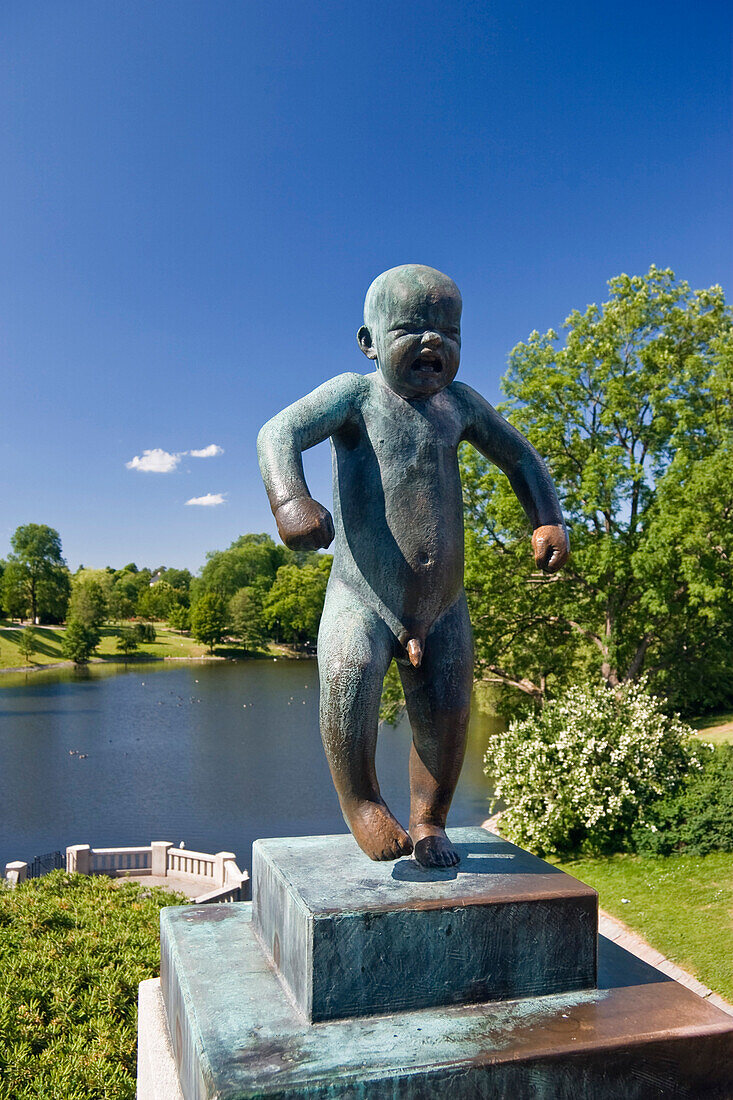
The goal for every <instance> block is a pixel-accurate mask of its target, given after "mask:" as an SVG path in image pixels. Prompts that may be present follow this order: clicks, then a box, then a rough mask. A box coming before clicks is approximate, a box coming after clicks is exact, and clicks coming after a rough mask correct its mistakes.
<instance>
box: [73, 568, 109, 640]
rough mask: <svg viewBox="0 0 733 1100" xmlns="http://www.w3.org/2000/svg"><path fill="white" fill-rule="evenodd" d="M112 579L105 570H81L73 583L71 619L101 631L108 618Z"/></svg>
mask: <svg viewBox="0 0 733 1100" xmlns="http://www.w3.org/2000/svg"><path fill="white" fill-rule="evenodd" d="M111 593H112V577H111V576H110V574H109V573H107V572H106V571H105V570H103V569H80V570H79V571H78V573H76V575H75V576H74V577H73V579H72V582H71V596H70V598H69V608H68V615H69V619H77V620H78V621H79V622H81V623H84V625H85V626H90V627H92V628H93V629H95V630H97V631H98V630H99V628H100V627H101V626H102V623H103V622H104V620H105V619H106V617H107V613H108V609H109V597H110V595H111Z"/></svg>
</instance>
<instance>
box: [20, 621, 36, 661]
mask: <svg viewBox="0 0 733 1100" xmlns="http://www.w3.org/2000/svg"><path fill="white" fill-rule="evenodd" d="M18 649H19V651H20V654H21V656H22V658H23V660H24V661H25V662H26V663H27V664H30V661H31V657H32V656H33V654H34V653H35V651H36V636H35V632H34V630H33V627H32V626H27V627H26V628H25V630H21V632H20V636H19V637H18Z"/></svg>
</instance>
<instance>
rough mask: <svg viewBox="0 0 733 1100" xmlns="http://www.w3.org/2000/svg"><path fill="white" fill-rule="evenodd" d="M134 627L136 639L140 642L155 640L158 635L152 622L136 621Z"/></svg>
mask: <svg viewBox="0 0 733 1100" xmlns="http://www.w3.org/2000/svg"><path fill="white" fill-rule="evenodd" d="M132 629H133V631H134V634H135V641H137V642H138V643H141V642H154V641H155V639H156V637H157V635H156V633H155V627H154V626H153V624H152V623H135V625H134V627H133V628H132Z"/></svg>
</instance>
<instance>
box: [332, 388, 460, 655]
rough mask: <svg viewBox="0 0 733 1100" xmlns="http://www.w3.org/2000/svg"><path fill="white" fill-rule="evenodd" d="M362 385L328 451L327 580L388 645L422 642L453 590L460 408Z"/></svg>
mask: <svg viewBox="0 0 733 1100" xmlns="http://www.w3.org/2000/svg"><path fill="white" fill-rule="evenodd" d="M364 381H365V382H368V383H369V385H368V386H366V387H365V392H364V397H363V400H362V401H361V402H360V406H359V409H358V410H357V412H356V414H355V417H354V418H353V419H352V420H351V421H350V422H349V424H348V425H346V426H345V428H344V429H343V430H341V431H340V432H338V433H337V434H336V435H334V436H333V437H332V441H331V442H332V448H333V471H334V521H335V528H336V539H335V544H334V568H333V577H334V581H336V580H340V581H343V582H345V583H346V584H348V585H349V586H350V587H352V588H354V589H356V590H357V591H358V592H359V593H360V595H361V596H362V598H364V599H365V600H366V602H368V603H371V604H372V605H373V606H374V608H375V610H377V611H378V612H379V613H380V614H383V616H384V617H385V618H386V619H388V620H390V621H389V622H388V625H390V627H391V628H392V629H393V630H394V631H395V633H396V634H397V635H398V637H399V636H400V634H401V633H405V634H406V635H407V636H408V637H412V636H417V637H421V636H422V637H424V636H425V635H426V634H427V632H428V631H429V630H430V627H431V626H432V625H433V623H434V622H435V620H436V619H437V618H438V617H439V616H440V615H441V614H442V613H443V611H445V610H446V609H447V608H448V607H449V606H450V605H451V604H452V603H453V602H454V601H455V599H456V597H457V596H458V594H459V593H460V591H461V587H462V584H463V509H462V498H461V482H460V476H459V470H458V453H457V452H458V444H459V442H460V439H461V433H462V430H463V423H462V417H461V413H460V408H459V406H458V403H457V401H456V399H455V396H454V395H453V393H452V390H451V388H450V387H449V388H447V389H446V390H443V391H441V393H439V394H436V395H434V396H433V397H429V398H423V399H420V400H417V399H416V400H412V401H407V400H405V399H403V398H401V397H399V396H398V395H397V394H395V393H393V392H392V390H390V389H389V388H388V387H387V386H386V385H385V384H384V383H383V382H381V381H380V379H379V378H378V377H377V376H376V375H372V376H370V378H369V379H365V380H364ZM385 610H386V614H385Z"/></svg>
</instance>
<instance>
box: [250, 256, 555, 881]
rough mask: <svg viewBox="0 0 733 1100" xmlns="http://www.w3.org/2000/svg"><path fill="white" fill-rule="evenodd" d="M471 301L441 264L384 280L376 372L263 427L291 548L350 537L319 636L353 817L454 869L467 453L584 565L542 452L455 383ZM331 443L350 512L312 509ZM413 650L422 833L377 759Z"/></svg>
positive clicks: (413, 772)
mask: <svg viewBox="0 0 733 1100" xmlns="http://www.w3.org/2000/svg"><path fill="white" fill-rule="evenodd" d="M461 308H462V304H461V296H460V293H459V291H458V288H457V286H456V285H455V283H454V282H453V281H452V280H451V279H449V278H448V277H447V276H446V275H443V274H441V273H440V272H439V271H436V270H435V269H434V268H430V267H424V266H421V265H418V264H408V265H405V266H403V267H397V268H392V269H391V270H390V271H386V272H384V274H382V275H380V276H379V277H378V278H377V279H375V281H374V282H373V283H372V285H371V287H370V288H369V290H368V292H367V296H366V301H365V304H364V325H363V326H362V327H361V328H360V329H359V332H358V341H359V346H360V348H361V350H362V351H363V353H364V355H366V356H367V358H368V359H371V360H373V361H374V362H375V363H376V367H377V369H376V371H375V372H374V373H373V374H369V375H366V376H364V375H360V374H342V375H339V376H338V377H337V378H334V379H332V380H331V381H330V382H326V383H325V384H324V385H322V386H320V387H319V388H318V389H316V390H314V391H313V393H311V394H309V395H308V396H307V397H304V398H302V400H300V401H297V402H296V403H295V404H294V405H290V406H289V407H288V408H287V409H285V410H284V411H283V412H281V413H279V414H278V415H277V416H275V417H273V419H272V420H270V421H269V422H268V423H267V424H265V426H264V427H263V428H262V430H261V432H260V435H259V439H258V451H259V459H260V468H261V470H262V475H263V478H264V481H265V486H266V488H267V493H268V496H269V499H270V505H271V507H272V511H273V513H274V515H275V519H276V521H277V526H278V531H279V532H280V536H281V538H282V539H283V541H284V542H285V543H286V544H287V545H288V546H289V547H291V548H292V549H294V550H298V549H318V548H325V547H327V546H329V545H330V543H331V541H332V540H333V539H334V538H335V545H334V563H333V571H332V573H331V578H330V581H329V585H328V591H327V593H326V603H325V607H324V612H323V618H322V620H321V628H320V632H319V636H318V665H319V672H320V678H321V736H322V738H323V744H324V747H325V750H326V755H327V757H328V762H329V766H330V769H331V775H332V777H333V781H334V785H335V787H336V791H337V793H338V796H339V801H340V803H341V808H342V811H343V814H344V818H345V819H346V823H347V824H348V826H349V828H350V829H351V832H352V833H353V835H354V837H355V838H356V841H357V843H358V844H359V846H360V847H361V848H362V849H363V850H364V851H365V852H366V853H367V855H369V856H370V857H371V858H372V859H375V860H392V859H397V858H398V857H399V856H402V855H406V854H409V853H410V852H411V851H412V850H413V847H414V851H415V857H416V859H417V860H418V861H419V862H420V863H421V864H423V865H424V866H426V867H451V866H454V865H455V864H456V863H457V862H458V859H459V855H458V852H457V851H456V850H455V848H454V847H453V846H452V845H451V843H450V841H449V840H448V838H447V837H446V834H445V824H446V818H447V815H448V809H449V807H450V803H451V799H452V797H453V792H454V790H455V786H456V783H457V781H458V776H459V774H460V770H461V765H462V763H463V756H464V751H465V744H466V731H467V726H468V715H469V705H470V695H471V687H472V682H473V647H472V635H471V624H470V622H469V618H468V610H467V608H466V598H465V594H464V591H463V509H462V498H461V482H460V476H459V468H458V446H459V444H460V443H461V442H462V441H463V440H467V441H468V442H469V443H471V444H473V446H474V447H476V448H477V449H478V450H479V451H480V452H481V453H482V454H483V455H485V456H486V457H487V458H488V459H490V460H491V461H492V462H494V463H495V464H496V465H497V466H499V467H500V468H501V469H502V470H503V471H504V472H505V473H506V475H507V476H508V478H509V480H510V482H511V485H512V488H513V489H514V491H515V493H516V494H517V497H518V499H519V501H520V503H521V505H522V507H523V508H524V511H525V512H526V514H527V517H528V519H529V521H530V523H531V525H532V528H533V532H534V533H533V535H532V546H533V549H534V554H535V561H536V563H537V565H538V567H539V568H541V569H544V570H545V571H547V572H554V571H555V570H557V569H559V568H560V566H561V565H562V564H563V563H564V562H565V560H566V558H567V555H568V539H567V532H566V529H565V525H564V522H563V517H562V512H561V510H560V505H559V502H558V499H557V494H556V492H555V488H554V486H553V484H552V481H551V480H550V477H549V475H548V473H547V470H546V468H545V466H544V464H543V462H542V459H541V458H540V457H539V455H538V454H537V452H536V451H535V450H534V448H533V447H532V446H531V445H530V444H529V443H528V442H527V440H526V439H525V438H524V437H523V436H522V435H520V433H519V432H517V431H516V430H515V429H514V428H513V427H511V425H510V424H508V423H507V421H506V420H504V419H503V418H502V417H501V416H500V415H499V414H498V413H497V412H496V411H495V409H493V408H492V407H491V405H489V404H488V403H487V402H486V401H485V400H484V399H483V398H482V397H481V396H480V395H479V394H478V393H476V392H475V391H474V390H472V389H471V388H470V387H468V386H465V385H463V384H462V383H460V382H456V381H454V379H455V376H456V372H457V370H458V365H459V361H460V348H461V331H460V324H461ZM328 438H330V440H331V447H332V454H333V498H334V515H333V519H332V518H331V515H330V514H329V512H328V511H327V509H326V508H324V507H323V505H321V504H319V503H318V502H317V501H315V500H313V498H312V497H311V495H310V493H309V491H308V487H307V485H306V482H305V478H304V475H303V464H302V459H301V453H302V452H303V451H304V450H307V449H308V448H309V447H313V446H315V445H316V444H317V443H320V442H321V441H323V440H325V439H328ZM393 658H396V660H397V664H398V667H399V670H400V676H401V678H402V684H403V687H404V690H405V697H406V700H407V710H408V715H409V718H410V724H411V726H412V736H413V746H412V752H411V757H410V791H411V808H410V822H409V833H408V832H407V831H405V829H403V828H402V826H401V825H400V824H399V822H398V821H397V820H396V819H395V818H394V816H393V815H392V814H391V813H390V811H389V809H388V808H387V806H386V804H385V802H384V800H383V799H382V797H381V795H380V791H379V783H378V781H377V776H376V772H375V767H374V755H375V750H376V740H377V725H378V711H379V701H380V697H381V689H382V682H383V680H384V676H385V673H386V671H387V669H388V667H389V664H390V662H391V661H392V659H393Z"/></svg>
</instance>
